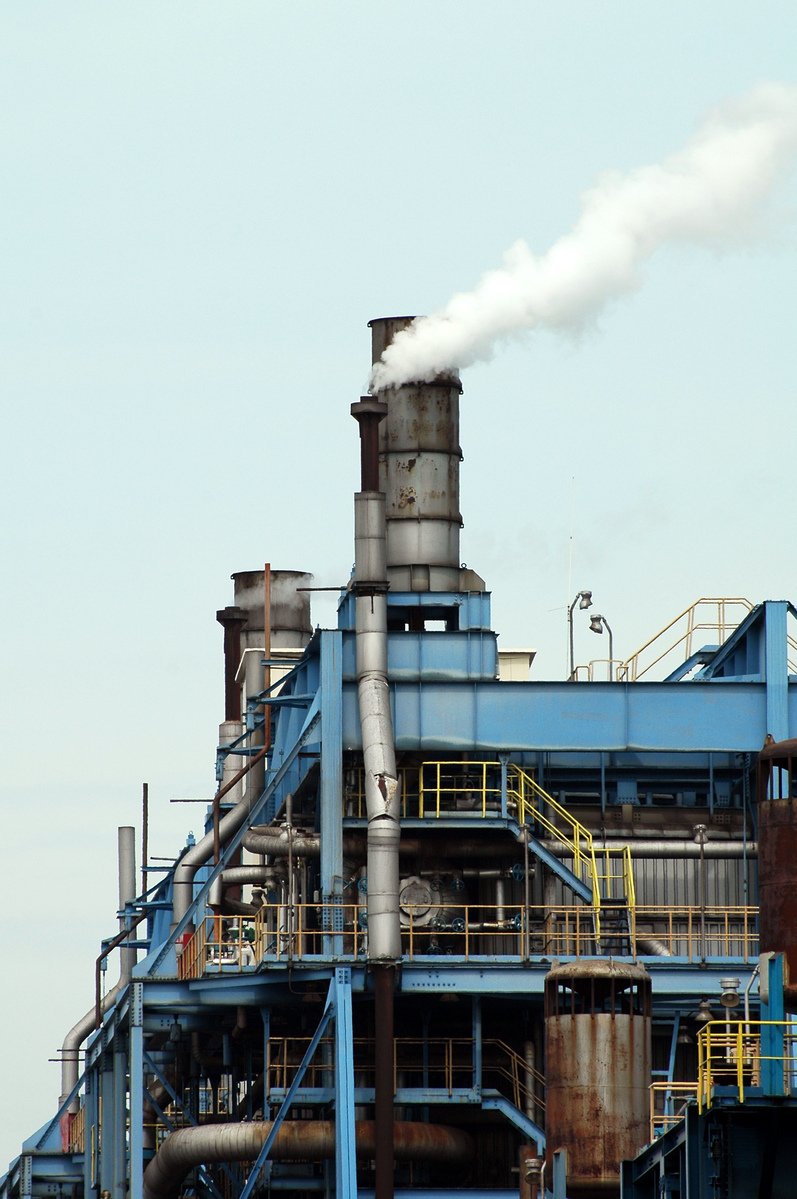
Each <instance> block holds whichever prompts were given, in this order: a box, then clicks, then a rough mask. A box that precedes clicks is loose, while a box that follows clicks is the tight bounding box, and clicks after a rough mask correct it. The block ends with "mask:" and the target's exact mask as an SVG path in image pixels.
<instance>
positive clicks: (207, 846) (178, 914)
mask: <svg viewBox="0 0 797 1199" xmlns="http://www.w3.org/2000/svg"><path fill="white" fill-rule="evenodd" d="M255 795H256V791H255V790H253V789H252V788H247V790H246V794H245V795H244V797H243V799H241V800H239V802H238V803H237V804H236V805H235V807H234V808H232V809H231V810H230V811H229V812H228V813H227V814H226V816H223V817H222V818H221V820H220V821H219V841H220V843H221V845H222V846H224V845H226V844H227V842H228V841H229V840H230V837H232V836H233V835H234V834H235V833H237V832H238V829H239V828H240V827H241V825H242V824H244V822H245V821H246V818H247V816H248V815H249V813H250V812H251V810H252V806H253V802H254V798H255ZM258 798H259V797H258ZM212 854H213V830H212V829H211V831H210V832H209V833H205V836H204V837H202V839H201V840H199V841H197V843H196V845H192V847H191V848H190V849H189V850H188V852H187V853H185V854H183V856H182V857H181V858H180V861H179V862H178V863H177V865H176V867H175V870H174V880H173V883H172V887H173V890H172V927H173V928H176V927H177V925H178V924H179V923H180V921H181V920H182V918H183V916H185V914H186V913H187V911H188V909H189V908H190V906H191V902H192V900H193V898H194V875H195V874H196V872H197V870H198V869H199V867H200V866H204V865H205V863H206V862H207V861H208V860H209V859H210V857H211V856H212Z"/></svg>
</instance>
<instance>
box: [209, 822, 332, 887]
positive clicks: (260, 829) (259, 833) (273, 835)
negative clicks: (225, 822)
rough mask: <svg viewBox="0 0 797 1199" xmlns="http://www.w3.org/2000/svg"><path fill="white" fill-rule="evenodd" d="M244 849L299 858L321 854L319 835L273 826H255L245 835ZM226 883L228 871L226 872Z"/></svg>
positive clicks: (314, 856) (315, 856)
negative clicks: (292, 855)
mask: <svg viewBox="0 0 797 1199" xmlns="http://www.w3.org/2000/svg"><path fill="white" fill-rule="evenodd" d="M243 844H244V848H245V849H248V850H249V851H250V852H251V853H269V854H274V855H276V856H278V857H279V856H282V857H287V855H288V852H289V851H290V852H291V853H293V854H295V855H296V857H297V858H299V857H305V858H317V857H318V855H319V854H320V852H321V840H320V837H319V835H318V833H303V832H299V831H297V830H296V829H295V828H287V827H285V826H277V825H273V824H255V825H253V826H252V828H250V829H249V830H248V831H247V832H246V833H245V834H244V840H243ZM224 877H225V881H226V878H227V871H226V870H225V872H224Z"/></svg>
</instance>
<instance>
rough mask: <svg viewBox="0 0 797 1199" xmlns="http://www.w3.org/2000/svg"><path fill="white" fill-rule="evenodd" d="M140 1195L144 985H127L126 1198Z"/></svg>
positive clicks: (142, 1142) (135, 1197) (142, 1120)
mask: <svg viewBox="0 0 797 1199" xmlns="http://www.w3.org/2000/svg"><path fill="white" fill-rule="evenodd" d="M143 1193H144V985H143V983H140V982H133V983H131V984H130V1196H131V1199H139V1197H140V1196H141V1195H143Z"/></svg>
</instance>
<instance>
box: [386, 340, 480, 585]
mask: <svg viewBox="0 0 797 1199" xmlns="http://www.w3.org/2000/svg"><path fill="white" fill-rule="evenodd" d="M413 320H414V317H411V316H398V317H380V318H378V319H377V320H373V321H370V322H369V325H370V328H371V353H372V359H373V362H374V363H376V362H378V361H379V359H380V358H381V357H382V352H383V351H384V349H385V348H386V347H387V346H388V345H390V343H391V341H392V340H393V338H394V337H395V335H396V333H398V332H399V331H400V330H401V329H405V328H406V327H407V325H409V324H411V323H412V321H413ZM461 391H462V385H461V383H460V381H459V377H458V376H457V375H456V374H441V375H438V376H437V378H436V379H435V380H434V381H433V382H432V383H407V384H405V385H404V386H402V387H397V388H392V387H391V388H385V390H384V391H381V392H379V393H378V394H379V399H381V400H385V401H386V402H387V406H388V408H387V417H386V419H385V420H384V421H383V422H382V424H381V425H380V427H379V489H380V491H383V492H384V493H385V497H386V517H387V567H388V572H387V573H388V579H389V581H390V585H391V588H392V589H393V590H395V591H459V590H460V560H461V559H460V552H459V531H460V529H461V527H462V517H461V515H460V511H459V464H460V462H461V461H462V451H461V449H460V445H459V397H460V393H461ZM482 586H483V584H482ZM469 589H472V588H471V587H469Z"/></svg>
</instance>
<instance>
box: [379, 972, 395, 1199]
mask: <svg viewBox="0 0 797 1199" xmlns="http://www.w3.org/2000/svg"><path fill="white" fill-rule="evenodd" d="M394 974H395V967H393V966H385V965H379V966H375V967H374V1017H375V1024H374V1121H375V1124H376V1129H375V1134H374V1135H375V1145H374V1156H375V1167H376V1177H375V1199H393V1173H394V1165H395V1155H394V1149H393V986H394Z"/></svg>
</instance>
